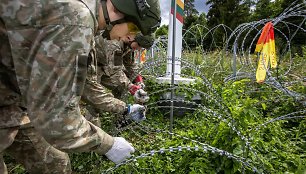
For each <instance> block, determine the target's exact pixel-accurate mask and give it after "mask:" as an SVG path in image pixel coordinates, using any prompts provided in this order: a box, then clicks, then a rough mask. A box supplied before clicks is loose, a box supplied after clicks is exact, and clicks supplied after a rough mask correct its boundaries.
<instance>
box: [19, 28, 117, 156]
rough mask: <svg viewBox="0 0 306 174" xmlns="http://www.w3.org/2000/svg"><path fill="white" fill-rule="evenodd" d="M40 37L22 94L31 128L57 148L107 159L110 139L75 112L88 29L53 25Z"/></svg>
mask: <svg viewBox="0 0 306 174" xmlns="http://www.w3.org/2000/svg"><path fill="white" fill-rule="evenodd" d="M84 31H86V32H84ZM38 33H39V34H40V37H37V38H34V39H36V41H37V42H33V45H32V47H31V49H32V50H31V51H30V54H33V55H32V57H31V56H28V57H27V58H28V59H27V61H29V62H31V61H33V62H32V63H29V64H27V63H26V64H27V65H29V66H31V67H29V68H32V70H31V72H30V73H31V75H30V79H29V82H28V84H29V85H28V89H27V90H26V91H27V109H28V113H29V115H30V119H31V122H32V124H33V125H34V127H35V129H37V130H38V131H39V133H40V134H42V135H43V137H44V138H45V139H46V140H47V141H48V142H49V143H50V144H51V145H53V146H54V147H56V148H57V149H60V150H62V151H65V152H90V151H94V152H98V153H100V154H105V153H106V152H107V151H108V150H109V149H110V148H111V147H112V145H113V142H114V140H113V137H111V136H110V135H108V134H106V133H105V132H104V131H103V130H101V129H100V128H98V127H96V126H94V125H93V124H91V123H90V122H88V121H87V120H86V119H85V118H84V117H83V116H82V115H81V113H80V109H79V100H80V97H81V94H82V92H83V86H84V83H85V78H86V71H87V56H88V52H89V49H90V47H91V41H92V36H93V31H92V28H89V27H81V26H79V27H76V26H69V25H68V26H61V25H53V26H48V27H44V28H41V29H39V30H38V31H37V34H38ZM38 39H39V42H38ZM20 54H22V53H20ZM25 55H26V54H25ZM32 58H33V59H34V60H33V59H32Z"/></svg>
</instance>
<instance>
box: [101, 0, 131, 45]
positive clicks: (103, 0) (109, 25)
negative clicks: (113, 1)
mask: <svg viewBox="0 0 306 174" xmlns="http://www.w3.org/2000/svg"><path fill="white" fill-rule="evenodd" d="M101 4H102V9H103V16H104V20H105V23H106V28H105V30H104V32H103V34H102V36H103V37H105V38H107V39H108V40H110V31H111V30H112V29H113V27H114V26H115V25H117V24H121V23H124V22H127V21H126V20H125V19H124V18H122V19H118V20H116V21H112V22H111V21H110V18H109V15H108V11H107V6H106V0H101Z"/></svg>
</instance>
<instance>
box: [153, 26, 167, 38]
mask: <svg viewBox="0 0 306 174" xmlns="http://www.w3.org/2000/svg"><path fill="white" fill-rule="evenodd" d="M167 35H168V25H162V26H161V27H159V28H158V29H157V30H156V32H155V37H156V38H158V37H159V36H167Z"/></svg>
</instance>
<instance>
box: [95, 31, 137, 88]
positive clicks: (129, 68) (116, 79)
mask: <svg viewBox="0 0 306 174" xmlns="http://www.w3.org/2000/svg"><path fill="white" fill-rule="evenodd" d="M95 43H96V47H95V48H96V52H97V65H98V68H99V71H101V73H100V74H99V75H100V76H99V79H98V80H99V81H100V83H101V84H102V85H103V86H105V87H107V88H108V89H110V90H114V89H116V90H118V91H127V89H128V85H129V84H130V83H131V81H133V80H134V78H135V77H136V76H137V74H138V66H137V64H136V63H135V61H134V57H133V56H132V51H131V50H130V49H129V48H128V47H126V46H125V45H124V44H123V42H122V41H117V40H111V41H110V40H106V39H104V38H103V37H102V36H100V35H98V36H96V37H95Z"/></svg>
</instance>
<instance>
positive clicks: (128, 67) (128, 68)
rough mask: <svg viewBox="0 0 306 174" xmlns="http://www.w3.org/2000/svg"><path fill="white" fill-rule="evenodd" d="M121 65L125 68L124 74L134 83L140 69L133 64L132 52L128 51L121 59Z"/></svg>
mask: <svg viewBox="0 0 306 174" xmlns="http://www.w3.org/2000/svg"><path fill="white" fill-rule="evenodd" d="M123 65H124V67H125V70H124V73H125V74H126V76H127V77H128V78H129V79H130V81H134V79H135V78H136V76H137V75H138V74H139V70H140V67H139V66H138V65H137V63H136V62H135V58H134V55H133V52H132V51H128V52H127V54H125V55H124V57H123Z"/></svg>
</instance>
